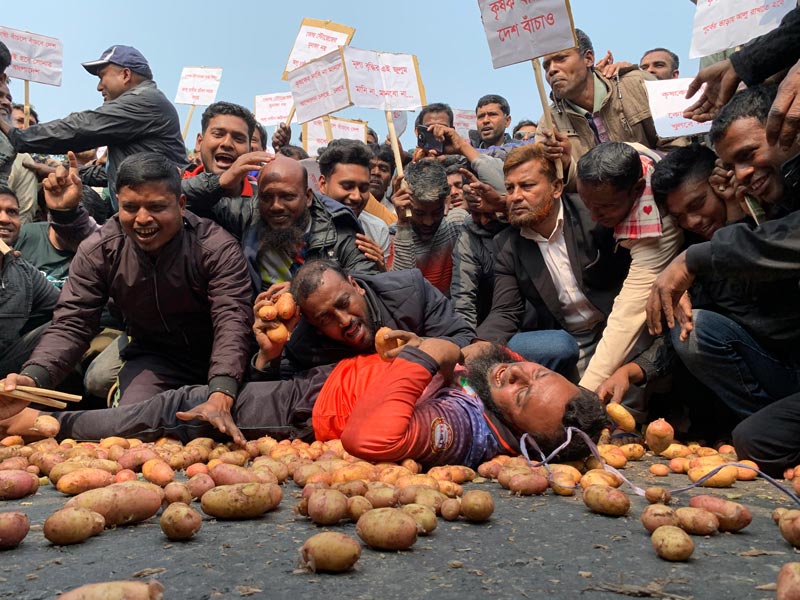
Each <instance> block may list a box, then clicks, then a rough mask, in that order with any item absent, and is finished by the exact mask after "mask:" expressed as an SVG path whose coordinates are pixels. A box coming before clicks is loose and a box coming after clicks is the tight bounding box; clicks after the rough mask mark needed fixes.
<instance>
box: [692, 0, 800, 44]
mask: <svg viewBox="0 0 800 600" xmlns="http://www.w3.org/2000/svg"><path fill="white" fill-rule="evenodd" d="M795 6H796V3H795V2H794V1H793V0H701V1H700V2H698V3H697V10H696V11H695V13H694V26H693V27H692V45H691V48H690V49H689V58H699V57H701V56H708V55H709V54H714V53H715V52H721V51H722V50H727V49H728V48H735V47H736V46H738V45H740V44H744V43H746V42H749V41H750V40H752V39H753V38H755V37H758V36H760V35H763V34H765V33H767V32H768V31H771V30H773V29H775V28H776V27H777V26H778V24H779V23H780V21H781V19H782V18H783V17H784V15H786V13H788V12H789V11H790V10H792V9H793V8H794V7H795Z"/></svg>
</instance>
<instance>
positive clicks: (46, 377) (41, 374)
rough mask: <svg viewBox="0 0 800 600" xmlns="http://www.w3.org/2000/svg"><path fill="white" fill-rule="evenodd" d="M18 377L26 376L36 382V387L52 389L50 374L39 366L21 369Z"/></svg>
mask: <svg viewBox="0 0 800 600" xmlns="http://www.w3.org/2000/svg"><path fill="white" fill-rule="evenodd" d="M20 375H27V376H28V377H30V378H31V379H33V380H34V381H35V382H36V385H37V387H40V388H46V389H49V388H52V387H53V384H52V379H51V378H50V373H48V372H47V369H45V368H44V367H41V366H39V365H28V366H27V367H25V368H24V369H22V372H21V373H20Z"/></svg>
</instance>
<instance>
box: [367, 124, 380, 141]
mask: <svg viewBox="0 0 800 600" xmlns="http://www.w3.org/2000/svg"><path fill="white" fill-rule="evenodd" d="M367 135H368V136H369V135H371V136H372V137H374V138H375V139H376V140H377V139H380V138H378V132H377V131H375V130H374V129H373V128H372V127H367Z"/></svg>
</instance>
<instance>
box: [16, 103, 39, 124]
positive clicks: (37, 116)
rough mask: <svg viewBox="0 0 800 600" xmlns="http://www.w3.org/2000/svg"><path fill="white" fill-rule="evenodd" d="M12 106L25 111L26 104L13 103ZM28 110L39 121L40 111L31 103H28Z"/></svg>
mask: <svg viewBox="0 0 800 600" xmlns="http://www.w3.org/2000/svg"><path fill="white" fill-rule="evenodd" d="M11 108H12V109H14V110H21V111H23V112H25V105H24V104H12V105H11ZM28 112H29V113H30V115H31V117H33V119H34V120H35V121H36V122H37V123H38V122H39V113H37V112H36V111H35V110H34V109H33V107H32V106H31V105H28Z"/></svg>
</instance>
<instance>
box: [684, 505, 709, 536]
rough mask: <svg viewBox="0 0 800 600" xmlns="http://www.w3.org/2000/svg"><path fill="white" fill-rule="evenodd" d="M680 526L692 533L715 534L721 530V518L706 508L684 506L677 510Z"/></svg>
mask: <svg viewBox="0 0 800 600" xmlns="http://www.w3.org/2000/svg"><path fill="white" fill-rule="evenodd" d="M675 516H676V517H678V527H680V528H681V529H683V530H684V531H685V532H686V533H688V534H690V535H714V534H715V533H717V531H718V530H719V519H718V518H717V516H716V515H715V514H714V513H711V512H709V511H707V510H706V509H704V508H694V507H692V506H682V507H681V508H679V509H677V510H676V511H675Z"/></svg>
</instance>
